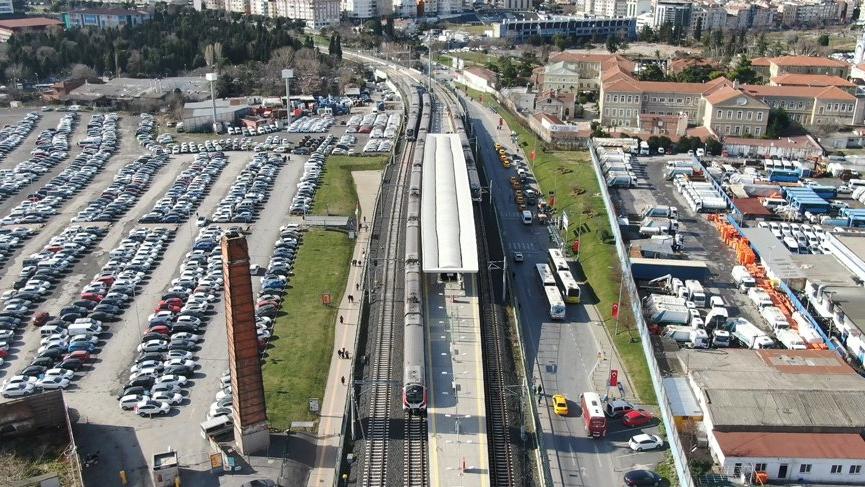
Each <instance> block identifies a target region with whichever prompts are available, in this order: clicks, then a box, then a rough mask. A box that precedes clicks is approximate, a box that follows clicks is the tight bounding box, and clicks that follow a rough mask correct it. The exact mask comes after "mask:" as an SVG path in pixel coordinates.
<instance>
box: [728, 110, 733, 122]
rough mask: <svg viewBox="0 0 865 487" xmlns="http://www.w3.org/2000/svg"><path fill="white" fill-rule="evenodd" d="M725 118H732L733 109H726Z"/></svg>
mask: <svg viewBox="0 0 865 487" xmlns="http://www.w3.org/2000/svg"><path fill="white" fill-rule="evenodd" d="M727 119H728V120H733V110H727Z"/></svg>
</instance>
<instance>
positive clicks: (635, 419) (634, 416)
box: [622, 409, 655, 427]
mask: <svg viewBox="0 0 865 487" xmlns="http://www.w3.org/2000/svg"><path fill="white" fill-rule="evenodd" d="M653 419H655V417H654V416H652V413H650V412H648V411H646V410H644V409H635V410H633V411H628V412H627V413H625V415H624V416H623V419H622V424H623V425H625V426H630V427H637V426H645V425H647V424H649V423H651V422H652V420H653Z"/></svg>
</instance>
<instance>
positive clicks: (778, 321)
mask: <svg viewBox="0 0 865 487" xmlns="http://www.w3.org/2000/svg"><path fill="white" fill-rule="evenodd" d="M760 316H762V317H763V319H764V320H766V323H767V324H768V325H769V327H770V328H772V329H773V330H775V331H776V332H777V331H778V330H789V329H790V322H789V321H787V317H785V316H784V313H782V312H781V310H780V309H778V307H776V306H763V307H762V308H760Z"/></svg>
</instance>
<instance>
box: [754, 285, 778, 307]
mask: <svg viewBox="0 0 865 487" xmlns="http://www.w3.org/2000/svg"><path fill="white" fill-rule="evenodd" d="M748 299H750V300H751V302H752V303H754V306H756V307H757V308H762V307H764V306H772V305H773V303H772V298H771V297H770V296H769V293H767V292H766V291H765V290H763V289H760V288H758V287H752V288H751V289H748Z"/></svg>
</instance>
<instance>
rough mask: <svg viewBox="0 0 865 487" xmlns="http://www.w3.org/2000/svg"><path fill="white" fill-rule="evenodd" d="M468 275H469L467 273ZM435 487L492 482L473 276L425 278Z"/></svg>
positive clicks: (431, 462) (431, 474)
mask: <svg viewBox="0 0 865 487" xmlns="http://www.w3.org/2000/svg"><path fill="white" fill-rule="evenodd" d="M463 276H464V277H465V276H466V275H465V274H464V275H463ZM425 285H426V306H427V310H426V313H425V314H426V316H427V317H428V318H427V323H428V326H427V328H426V329H427V337H426V340H427V347H428V348H427V357H428V359H427V360H428V362H427V369H428V370H427V377H428V379H429V383H428V388H429V390H428V401H429V402H428V407H427V418H428V419H427V421H428V432H429V448H428V451H429V478H430V486H431V487H439V486H442V487H444V486H447V487H459V486H466V487H468V486H472V487H476V486H477V487H486V486H489V485H490V480H489V455H488V451H487V425H486V402H485V398H484V376H483V356H482V352H481V330H480V327H481V319H480V312H479V307H478V293H477V282H476V279H475V276H474V275H469V276H468V279H467V280H464V281H461V282H446V283H442V282H438V281H437V280H436V278H435V274H431V275H427V276H426V283H425Z"/></svg>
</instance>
